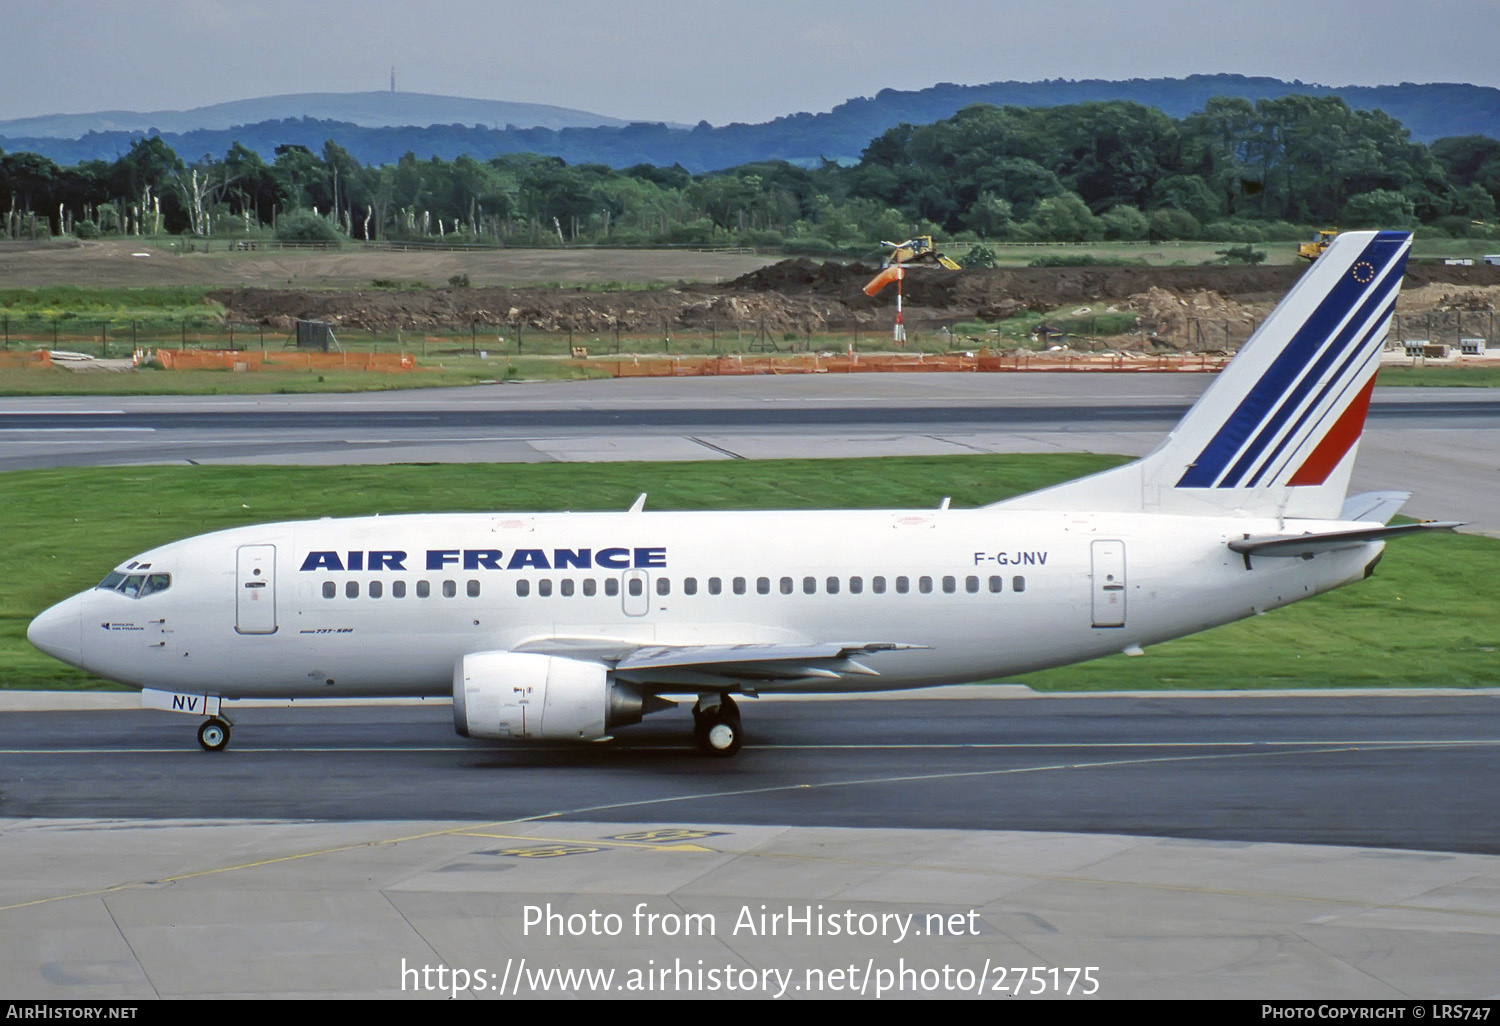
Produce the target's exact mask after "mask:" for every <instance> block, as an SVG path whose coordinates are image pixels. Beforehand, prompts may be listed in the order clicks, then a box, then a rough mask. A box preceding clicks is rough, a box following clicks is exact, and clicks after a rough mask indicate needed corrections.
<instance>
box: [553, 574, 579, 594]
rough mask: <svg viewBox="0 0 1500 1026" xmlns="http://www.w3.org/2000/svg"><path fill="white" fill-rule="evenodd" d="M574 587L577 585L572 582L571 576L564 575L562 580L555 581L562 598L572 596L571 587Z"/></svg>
mask: <svg viewBox="0 0 1500 1026" xmlns="http://www.w3.org/2000/svg"><path fill="white" fill-rule="evenodd" d="M575 587H577V585H575V584H574V583H573V578H571V577H564V578H563V579H562V580H560V581H558V582H557V591H558V594H560V595H561V596H562V597H563V598H572V597H573V589H574V588H575Z"/></svg>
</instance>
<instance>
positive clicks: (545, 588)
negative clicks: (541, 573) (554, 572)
mask: <svg viewBox="0 0 1500 1026" xmlns="http://www.w3.org/2000/svg"><path fill="white" fill-rule="evenodd" d="M536 593H537V595H539V596H540V597H542V598H550V597H551V596H552V578H550V577H543V578H542V579H541V580H540V581H537V582H536Z"/></svg>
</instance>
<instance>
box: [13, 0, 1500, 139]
mask: <svg viewBox="0 0 1500 1026" xmlns="http://www.w3.org/2000/svg"><path fill="white" fill-rule="evenodd" d="M0 38H4V39H5V54H4V58H3V59H0V118H14V117H25V116H29V115H39V114H52V113H82V112H89V111H96V110H109V109H114V110H122V109H123V110H164V109H166V110H175V109H184V108H188V107H197V106H202V105H205V104H210V103H217V102H220V101H224V100H235V99H244V98H247V97H255V96H266V95H272V94H276V93H297V92H355V91H364V90H370V89H384V88H387V84H388V76H389V71H390V67H391V65H392V64H394V65H395V66H396V69H397V71H396V73H397V79H398V86H399V88H400V89H402V90H403V91H407V92H425V93H442V94H447V95H454V96H473V97H481V98H485V99H496V100H515V101H526V102H533V103H550V104H557V105H559V106H565V107H576V108H580V109H583V110H589V111H593V112H596V113H599V114H606V115H611V116H614V117H624V118H640V119H650V120H669V121H682V122H696V121H698V120H700V119H704V120H707V121H710V122H712V123H714V124H724V123H726V122H730V121H765V120H768V119H770V118H773V117H776V116H778V115H781V114H788V113H794V112H796V111H821V110H827V109H829V108H830V107H832V106H833V105H834V104H837V103H839V102H841V101H842V100H845V99H848V98H849V97H852V96H869V95H873V94H874V93H876V92H878V91H879V90H880V89H883V88H886V87H891V88H896V89H920V88H923V87H925V86H929V85H932V84H934V83H937V82H959V83H966V84H969V83H982V82H992V81H996V80H1000V79H1017V80H1033V79H1041V78H1074V79H1077V78H1155V77H1163V76H1181V75H1189V74H1194V73H1212V72H1236V73H1240V74H1247V75H1269V76H1272V77H1276V78H1285V79H1294V78H1300V79H1301V80H1303V81H1305V82H1320V83H1323V84H1327V85H1378V84H1382V83H1395V82H1402V81H1410V82H1471V83H1475V84H1478V85H1488V86H1500V60H1497V59H1496V53H1497V44H1500V3H1497V2H1496V0H1426V2H1417V3H1413V2H1410V0H1408V2H1405V3H1399V4H1398V3H1392V2H1389V0H1233V2H1226V0H1196V2H1188V0H1135V2H1131V0H1113V2H1110V0H1052V2H1047V0H1041V2H1037V0H1025V2H1015V0H989V2H984V0H858V2H852V0H816V2H814V0H735V2H721V0H696V2H694V0H550V2H549V0H540V2H527V3H517V2H502V0H383V2H372V0H3V2H0Z"/></svg>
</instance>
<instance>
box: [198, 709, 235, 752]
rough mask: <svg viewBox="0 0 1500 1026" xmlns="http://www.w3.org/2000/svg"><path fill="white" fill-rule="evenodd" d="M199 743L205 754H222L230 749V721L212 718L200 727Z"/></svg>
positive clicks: (216, 717)
mask: <svg viewBox="0 0 1500 1026" xmlns="http://www.w3.org/2000/svg"><path fill="white" fill-rule="evenodd" d="M198 743H199V744H200V745H202V746H203V750H204V751H205V752H222V751H223V750H224V749H225V748H228V747H229V721H228V720H226V719H223V718H222V717H219V716H210V717H209V718H208V719H206V720H204V721H203V723H202V724H201V725H200V726H199V727H198Z"/></svg>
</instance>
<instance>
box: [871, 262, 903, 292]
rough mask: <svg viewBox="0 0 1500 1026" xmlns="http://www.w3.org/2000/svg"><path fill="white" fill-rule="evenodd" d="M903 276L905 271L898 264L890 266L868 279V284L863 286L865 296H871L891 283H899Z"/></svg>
mask: <svg viewBox="0 0 1500 1026" xmlns="http://www.w3.org/2000/svg"><path fill="white" fill-rule="evenodd" d="M905 276H906V275H905V271H904V270H903V269H902V267H901V265H900V264H892V265H891V266H890V267H887V268H886V269H885V270H883V271H881V272H880V273H879V274H877V275H876V276H875V277H873V278H871V279H870V283H869V284H868V285H866V286H865V295H867V296H873V295H874V294H875V293H877V292H879V291H880V290H881V289H883V288H885V287H886V286H887V285H889V284H890V283H891V282H893V281H900V280H901V279H902V278H904V277H905Z"/></svg>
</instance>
